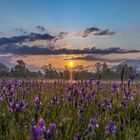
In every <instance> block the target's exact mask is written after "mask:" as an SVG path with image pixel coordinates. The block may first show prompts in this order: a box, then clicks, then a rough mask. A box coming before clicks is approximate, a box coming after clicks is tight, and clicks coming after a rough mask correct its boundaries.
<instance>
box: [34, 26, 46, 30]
mask: <svg viewBox="0 0 140 140" xmlns="http://www.w3.org/2000/svg"><path fill="white" fill-rule="evenodd" d="M36 29H37V30H38V31H39V32H44V31H46V29H45V27H43V26H41V25H37V26H36Z"/></svg>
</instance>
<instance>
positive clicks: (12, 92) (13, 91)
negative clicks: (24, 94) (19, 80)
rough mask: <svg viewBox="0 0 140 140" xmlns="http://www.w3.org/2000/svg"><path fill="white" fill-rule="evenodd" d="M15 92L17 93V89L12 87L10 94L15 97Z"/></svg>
mask: <svg viewBox="0 0 140 140" xmlns="http://www.w3.org/2000/svg"><path fill="white" fill-rule="evenodd" d="M15 92H16V90H15V88H14V87H11V88H10V94H11V95H13V94H15Z"/></svg>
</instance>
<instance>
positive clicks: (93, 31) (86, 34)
mask: <svg viewBox="0 0 140 140" xmlns="http://www.w3.org/2000/svg"><path fill="white" fill-rule="evenodd" d="M98 31H100V29H99V28H96V27H91V28H87V29H86V30H85V31H84V32H83V37H87V36H88V35H89V34H90V33H95V32H98Z"/></svg>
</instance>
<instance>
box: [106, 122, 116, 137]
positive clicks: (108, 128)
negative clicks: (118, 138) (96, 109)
mask: <svg viewBox="0 0 140 140" xmlns="http://www.w3.org/2000/svg"><path fill="white" fill-rule="evenodd" d="M106 133H107V134H112V135H114V134H115V133H116V125H115V123H114V122H113V121H109V122H108V124H107V126H106Z"/></svg>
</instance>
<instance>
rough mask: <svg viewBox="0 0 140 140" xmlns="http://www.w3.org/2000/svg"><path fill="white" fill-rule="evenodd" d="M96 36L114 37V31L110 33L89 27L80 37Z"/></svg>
mask: <svg viewBox="0 0 140 140" xmlns="http://www.w3.org/2000/svg"><path fill="white" fill-rule="evenodd" d="M91 34H92V35H96V36H101V35H114V34H115V32H114V31H110V30H109V29H105V30H102V29H99V28H96V27H90V28H87V29H86V30H85V31H84V32H82V34H81V36H82V37H88V35H91Z"/></svg>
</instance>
